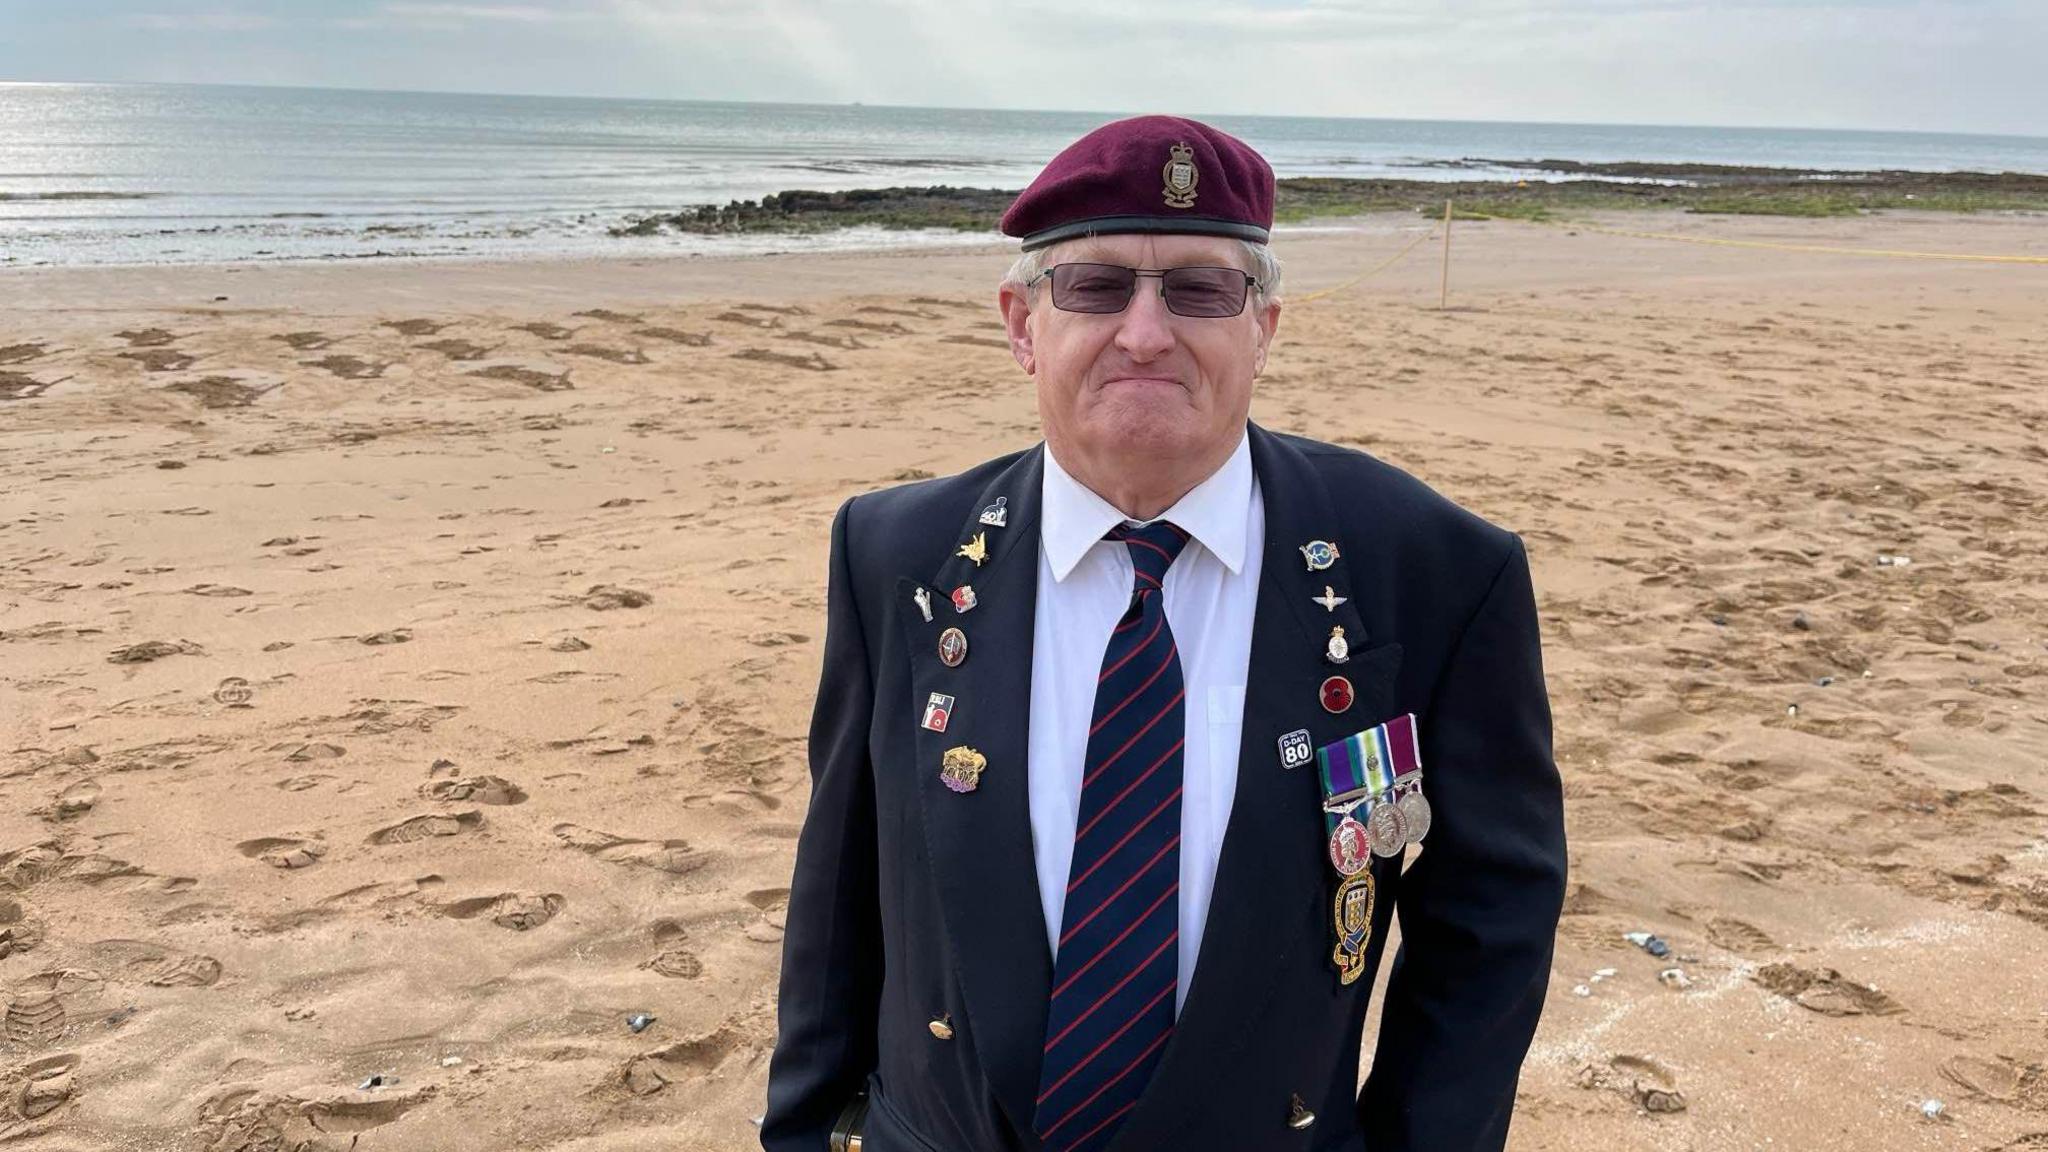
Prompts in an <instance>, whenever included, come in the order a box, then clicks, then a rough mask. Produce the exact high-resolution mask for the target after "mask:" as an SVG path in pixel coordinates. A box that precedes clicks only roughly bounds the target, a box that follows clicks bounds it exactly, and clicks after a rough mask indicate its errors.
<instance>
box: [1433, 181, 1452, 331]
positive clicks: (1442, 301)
mask: <svg viewBox="0 0 2048 1152" xmlns="http://www.w3.org/2000/svg"><path fill="white" fill-rule="evenodd" d="M1450 306H1451V202H1450V201H1449V200H1445V201H1444V282H1443V288H1442V289H1441V291H1440V292H1439V293H1438V295H1437V299H1436V308H1437V311H1439V312H1441V311H1443V310H1444V309H1446V308H1449V307H1450Z"/></svg>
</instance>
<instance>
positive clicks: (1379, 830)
mask: <svg viewBox="0 0 2048 1152" xmlns="http://www.w3.org/2000/svg"><path fill="white" fill-rule="evenodd" d="M1365 826H1366V829H1367V830H1368V831H1370V832H1371V833H1372V851H1373V855H1375V856H1386V857H1393V856H1399V855H1400V854H1401V850H1402V849H1403V848H1406V847H1407V846H1408V821H1407V819H1406V818H1405V817H1403V816H1402V815H1401V809H1400V808H1399V807H1397V806H1396V805H1395V804H1394V803H1393V802H1392V801H1390V800H1384V801H1381V802H1380V803H1378V804H1375V805H1373V806H1372V814H1371V815H1369V816H1367V817H1366V818H1365Z"/></svg>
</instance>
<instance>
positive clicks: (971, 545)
mask: <svg viewBox="0 0 2048 1152" xmlns="http://www.w3.org/2000/svg"><path fill="white" fill-rule="evenodd" d="M954 555H955V556H965V557H967V558H968V559H969V560H972V561H974V566H975V567H976V568H979V567H981V562H982V561H984V560H986V559H988V533H986V532H976V533H975V534H974V539H972V540H969V541H968V542H967V543H965V544H962V545H961V546H960V551H958V552H955V553H954Z"/></svg>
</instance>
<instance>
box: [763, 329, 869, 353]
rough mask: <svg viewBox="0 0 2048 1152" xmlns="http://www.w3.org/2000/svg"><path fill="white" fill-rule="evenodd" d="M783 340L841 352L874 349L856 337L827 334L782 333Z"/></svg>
mask: <svg viewBox="0 0 2048 1152" xmlns="http://www.w3.org/2000/svg"><path fill="white" fill-rule="evenodd" d="M782 338H783V339H784V340H802V341H804V342H805V343H807V344H823V345H824V346H825V347H827V348H837V349H839V350H841V351H843V352H865V351H867V350H868V349H870V348H872V347H874V345H872V344H869V343H867V342H866V341H864V340H862V339H861V338H860V337H858V336H834V335H832V334H831V333H829V332H784V333H783V334H782Z"/></svg>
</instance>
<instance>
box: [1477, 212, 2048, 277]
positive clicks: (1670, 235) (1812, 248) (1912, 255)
mask: <svg viewBox="0 0 2048 1152" xmlns="http://www.w3.org/2000/svg"><path fill="white" fill-rule="evenodd" d="M1466 215H1467V216H1476V217H1478V218H1480V219H1483V220H1514V219H1518V218H1517V217H1511V216H1489V215H1487V214H1486V213H1483V212H1467V213H1466ZM1523 222H1524V223H1530V224H1547V225H1550V226H1551V227H1554V228H1576V229H1579V230H1580V231H1582V232H1601V233H1605V234H1606V235H1609V236H1629V237H1633V238H1635V239H1638V240H1676V241H1678V242H1679V243H1681V244H1714V245H1718V246H1720V247H1723V248H1768V249H1771V250H1773V251H1777V252H1824V253H1828V254H1831V255H1836V256H1890V257H1896V258H1899V259H1905V260H1973V261H1977V262H1979V263H1985V264H2048V256H2001V255H1984V254H1980V253H1975V252H1908V251H1900V250H1896V249H1890V248H1833V247H1829V246H1827V245H1824V244H1774V243H1772V242H1771V241H1768V240H1727V239H1722V238H1720V237H1716V236H1683V235H1680V234H1678V233H1676V232H1632V231H1629V230H1628V229H1625V228H1603V227H1601V226H1600V225H1598V224H1574V223H1570V222H1568V221H1553V220H1527V221H1523Z"/></svg>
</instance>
